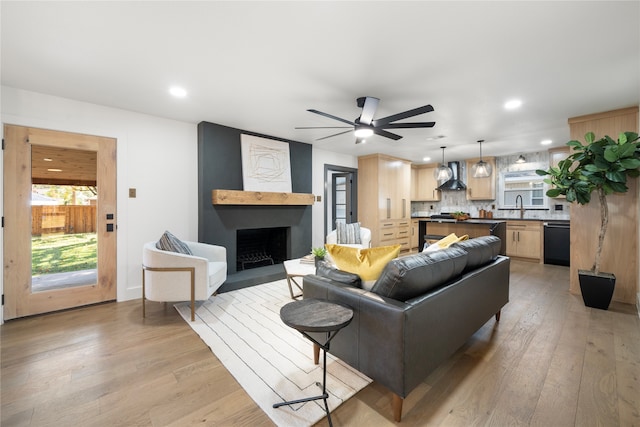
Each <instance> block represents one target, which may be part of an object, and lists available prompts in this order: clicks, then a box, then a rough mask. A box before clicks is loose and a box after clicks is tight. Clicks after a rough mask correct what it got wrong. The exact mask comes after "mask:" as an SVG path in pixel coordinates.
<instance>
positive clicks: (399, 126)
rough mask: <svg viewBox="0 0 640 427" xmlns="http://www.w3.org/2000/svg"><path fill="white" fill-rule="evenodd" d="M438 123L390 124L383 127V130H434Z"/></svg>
mask: <svg viewBox="0 0 640 427" xmlns="http://www.w3.org/2000/svg"><path fill="white" fill-rule="evenodd" d="M435 124H436V122H414V123H389V124H388V125H385V126H382V127H381V128H383V129H411V128H432V127H434V126H435Z"/></svg>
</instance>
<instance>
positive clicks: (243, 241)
mask: <svg viewBox="0 0 640 427" xmlns="http://www.w3.org/2000/svg"><path fill="white" fill-rule="evenodd" d="M288 235H289V227H274V228H251V229H244V230H236V271H242V270H248V269H251V268H258V267H264V266H266V265H273V264H282V263H283V262H284V261H285V260H286V259H287V242H288Z"/></svg>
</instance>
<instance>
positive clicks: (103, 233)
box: [3, 125, 117, 319]
mask: <svg viewBox="0 0 640 427" xmlns="http://www.w3.org/2000/svg"><path fill="white" fill-rule="evenodd" d="M4 138H5V150H4V209H5V211H4V226H5V229H4V260H3V262H4V294H5V306H4V318H5V319H13V318H17V317H23V316H29V315H33V314H39V313H45V312H50V311H56V310H62V309H66V308H71V307H78V306H82V305H87V304H93V303H98V302H103V301H109V300H114V299H115V298H116V219H117V218H116V140H115V139H113V138H106V137H96V136H90V135H82V134H74V133H67V132H57V131H50V130H43V129H36V128H29V127H22V126H12V125H5V127H4ZM32 147H54V148H55V147H57V148H62V149H72V150H80V151H93V152H95V153H97V155H96V160H97V161H96V186H97V188H98V200H97V206H96V216H97V218H96V237H97V242H98V243H97V245H98V247H97V258H98V260H97V265H98V267H97V274H96V280H95V282H96V283H92V284H88V285H83V286H76V287H66V288H61V289H54V290H42V291H37V292H35V291H33V290H32V268H31V267H32V266H31V259H32V256H31V230H32V224H31V191H32V185H31V184H32V174H31V163H32V161H31V152H32Z"/></svg>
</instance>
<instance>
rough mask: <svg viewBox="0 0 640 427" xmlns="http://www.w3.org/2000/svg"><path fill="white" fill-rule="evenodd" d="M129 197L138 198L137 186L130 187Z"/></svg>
mask: <svg viewBox="0 0 640 427" xmlns="http://www.w3.org/2000/svg"><path fill="white" fill-rule="evenodd" d="M129 197H130V198H132V199H135V198H136V189H135V188H130V189H129Z"/></svg>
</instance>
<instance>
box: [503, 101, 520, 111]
mask: <svg viewBox="0 0 640 427" xmlns="http://www.w3.org/2000/svg"><path fill="white" fill-rule="evenodd" d="M521 105H522V101H520V100H519V99H512V100H511V101H507V102H506V103H505V104H504V108H506V109H507V110H515V109H516V108H519V107H520V106H521Z"/></svg>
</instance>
